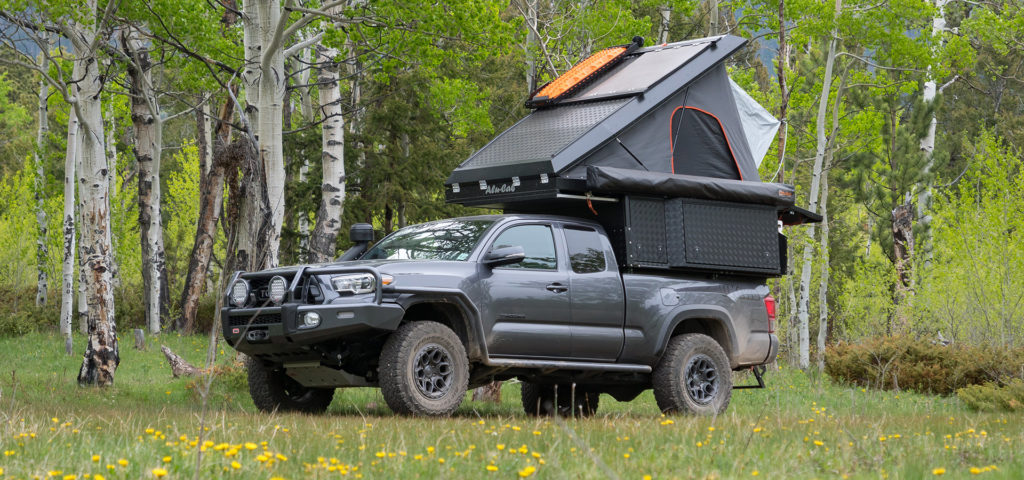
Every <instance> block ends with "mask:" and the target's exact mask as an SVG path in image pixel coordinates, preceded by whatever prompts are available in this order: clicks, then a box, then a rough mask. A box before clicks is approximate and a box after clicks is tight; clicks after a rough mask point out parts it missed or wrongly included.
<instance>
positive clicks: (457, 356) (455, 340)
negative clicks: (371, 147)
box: [378, 322, 469, 416]
mask: <svg viewBox="0 0 1024 480" xmlns="http://www.w3.org/2000/svg"><path fill="white" fill-rule="evenodd" d="M378 373H379V375H380V391H381V394H382V395H383V396H384V401H386V402H387V404H388V406H389V407H391V410H392V411H394V412H395V413H401V414H411V415H427V416H445V415H451V414H452V413H453V412H454V411H455V410H456V409H457V408H459V405H460V404H462V400H463V398H464V397H465V396H466V388H467V386H468V384H469V360H468V359H467V358H466V349H465V347H463V346H462V341H461V340H459V337H458V335H456V334H455V332H453V331H452V330H451V329H450V328H448V327H446V326H444V325H442V324H440V323H437V322H412V323H407V324H405V325H402V326H401V327H400V328H399V329H398V330H396V331H395V333H392V334H391V336H390V337H388V339H387V341H386V342H385V343H384V348H383V349H382V350H381V354H380V366H379V368H378Z"/></svg>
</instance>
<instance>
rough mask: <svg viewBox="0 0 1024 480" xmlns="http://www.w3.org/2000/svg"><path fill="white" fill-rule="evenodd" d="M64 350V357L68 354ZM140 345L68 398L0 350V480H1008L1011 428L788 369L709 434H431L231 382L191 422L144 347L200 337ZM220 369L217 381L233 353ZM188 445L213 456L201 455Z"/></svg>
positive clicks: (544, 427) (628, 408)
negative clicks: (318, 411) (295, 406)
mask: <svg viewBox="0 0 1024 480" xmlns="http://www.w3.org/2000/svg"><path fill="white" fill-rule="evenodd" d="M75 341H76V349H77V348H79V347H80V346H81V345H83V343H84V339H83V338H81V337H77V338H76V339H75ZM150 343H151V345H150V347H149V349H148V350H146V351H136V350H133V349H132V348H131V345H130V341H125V342H123V343H122V349H121V357H122V359H121V367H120V368H119V369H118V370H117V376H116V385H115V386H113V387H111V388H106V389H95V388H79V387H77V386H76V384H75V377H76V375H77V372H78V367H79V365H80V363H81V356H80V355H77V354H76V355H75V356H72V357H68V356H65V355H64V354H63V342H62V340H61V339H60V338H59V337H58V336H56V335H46V334H30V335H27V336H22V337H16V338H2V339H0V388H2V392H0V451H3V454H2V455H3V456H0V468H2V469H3V473H2V477H0V478H2V479H7V478H34V477H37V478H48V477H49V476H51V473H54V472H58V471H59V472H61V473H60V474H55V475H53V477H54V478H64V476H65V475H75V476H76V478H78V479H82V478H86V477H85V475H86V474H88V475H90V477H89V478H99V476H100V475H101V476H102V477H103V478H107V479H137V478H153V469H156V468H160V469H165V470H166V471H167V476H166V477H165V478H193V477H194V475H195V469H196V465H197V459H198V457H199V456H200V455H201V457H202V458H201V460H200V461H199V475H198V478H237V479H250V478H272V477H281V478H289V479H295V478H346V477H347V478H386V479H391V478H403V479H404V478H438V477H451V478H474V479H475V478H517V477H518V475H519V474H526V473H529V470H528V468H529V467H533V468H534V469H535V471H534V472H533V473H532V474H530V477H531V478H602V477H607V476H610V475H609V473H611V474H612V475H615V476H617V477H619V478H624V479H641V478H644V476H645V475H651V476H652V477H653V478H749V477H751V476H753V475H754V473H755V472H756V473H757V474H758V476H760V477H763V478H836V477H840V478H841V477H845V476H849V477H850V478H910V479H914V478H932V477H933V471H934V470H935V469H937V468H942V469H945V475H944V476H945V477H971V476H973V475H971V469H972V468H976V469H979V473H980V475H979V476H980V477H983V478H1019V476H1020V473H1018V472H1021V471H1024V455H1020V454H1018V450H1019V449H1020V448H1021V445H1022V444H1024V417H1022V416H1021V415H1013V414H997V413H977V412H972V411H970V410H968V409H966V408H965V407H964V406H963V405H962V404H961V403H960V402H959V401H958V400H956V399H955V398H947V397H937V396H927V395H919V394H914V393H911V392H899V393H894V392H877V391H871V390H867V391H865V390H861V389H860V388H849V387H844V386H841V385H836V384H833V383H831V382H830V381H829V380H827V379H823V378H812V377H808V376H807V375H804V374H803V373H801V372H799V371H795V370H791V369H783V370H781V371H775V372H769V373H768V376H767V383H768V385H769V388H768V389H766V390H739V391H736V392H735V393H734V394H733V401H732V404H731V406H730V407H729V410H728V411H727V412H726V413H725V414H724V415H722V416H719V417H717V418H692V417H679V416H676V417H670V418H668V417H662V416H661V415H660V413H659V412H658V409H657V407H656V405H655V403H654V398H653V396H652V395H651V394H650V392H647V393H645V394H644V395H642V396H641V397H640V398H638V399H636V400H634V401H633V402H630V403H620V402H616V401H615V400H613V399H612V398H610V397H608V396H603V397H602V398H601V407H600V409H599V411H598V415H597V416H596V417H594V418H590V419H585V420H566V421H562V420H556V419H535V418H531V417H527V416H525V415H524V414H523V413H521V412H522V411H521V409H520V406H519V394H518V385H514V384H508V383H507V384H506V385H505V389H504V391H503V395H502V403H501V404H498V405H494V404H482V403H475V402H470V401H466V402H465V403H464V404H463V406H462V408H461V409H460V410H459V411H458V412H457V414H456V415H455V416H453V417H452V418H447V419H418V418H405V417H396V416H394V415H392V414H391V413H390V412H389V411H388V410H387V407H386V405H385V404H384V402H383V399H382V398H381V396H380V394H379V392H377V391H376V390H374V389H350V390H345V391H339V392H338V394H337V395H336V397H335V401H334V403H333V404H332V405H331V408H330V410H329V411H328V413H327V414H325V415H318V416H305V415H297V414H277V415H268V414H262V413H258V412H256V410H255V408H254V407H253V405H252V402H251V400H250V399H249V397H248V393H247V392H246V390H245V385H244V377H242V376H241V374H240V373H229V374H225V375H222V376H219V377H217V380H216V382H215V385H214V387H213V390H212V394H211V396H210V402H209V405H208V408H207V412H206V415H205V422H204V423H200V418H201V416H202V408H201V401H200V398H199V395H198V394H197V393H195V388H193V387H192V384H193V381H190V380H183V379H173V378H171V374H170V369H169V368H168V367H167V364H166V362H165V360H164V358H163V355H162V354H161V353H160V351H159V345H160V344H166V345H168V346H169V347H171V349H172V350H174V351H175V352H177V353H179V354H181V355H183V356H185V357H186V358H188V359H189V360H190V361H192V362H193V363H196V364H201V363H202V362H203V359H204V358H205V352H206V344H207V338H205V337H198V336H197V337H180V336H177V335H173V334H169V335H162V336H159V337H157V338H155V339H152V338H151V339H150ZM219 353H220V355H219V356H218V357H219V363H221V364H222V365H227V364H228V363H229V362H230V357H231V354H232V353H233V351H232V350H230V349H227V348H226V347H221V351H220V352H219ZM751 380H752V379H749V378H738V379H737V381H738V382H741V383H743V382H749V381H751ZM201 425H202V426H203V428H201ZM201 430H202V431H201ZM200 434H201V435H202V437H203V441H205V442H212V443H207V447H206V448H199V446H201V445H202V444H203V443H202V441H199V440H198V437H199V435H200ZM197 443H198V446H197ZM246 444H249V446H251V447H253V449H252V450H250V449H247V448H246ZM235 450H237V453H234V452H233V451H235ZM265 452H266V453H265ZM228 453H233V454H232V455H231V456H228V455H226V454H228ZM278 454H280V455H281V456H282V457H283V458H285V459H282V458H278V457H277V455H278ZM94 455H98V459H97V460H96V461H94V460H93V458H94ZM261 455H262V456H264V457H267V458H269V459H268V460H266V461H260V458H261V457H260V456H261ZM122 459H123V460H125V464H124V465H121V464H119V460H122ZM270 459H273V460H270ZM232 462H237V464H238V467H239V468H234V467H233V466H232ZM488 465H494V466H496V467H497V471H496V472H491V471H489V470H487V466H488ZM992 465H994V466H995V469H990V468H986V467H989V466H992ZM97 474H98V475H97ZM68 478H70V477H68Z"/></svg>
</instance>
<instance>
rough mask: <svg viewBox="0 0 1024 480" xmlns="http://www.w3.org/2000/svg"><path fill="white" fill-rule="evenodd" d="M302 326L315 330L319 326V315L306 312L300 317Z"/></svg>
mask: <svg viewBox="0 0 1024 480" xmlns="http://www.w3.org/2000/svg"><path fill="white" fill-rule="evenodd" d="M302 325H303V326H304V327H306V328H315V327H317V326H319V325H320V314H319V313H316V312H306V314H305V315H303V316H302Z"/></svg>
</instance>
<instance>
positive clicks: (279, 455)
mask: <svg viewBox="0 0 1024 480" xmlns="http://www.w3.org/2000/svg"><path fill="white" fill-rule="evenodd" d="M274 458H277V459H278V460H280V461H282V462H287V461H288V457H286V456H284V455H281V454H280V453H275V454H274Z"/></svg>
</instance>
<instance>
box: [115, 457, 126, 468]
mask: <svg viewBox="0 0 1024 480" xmlns="http://www.w3.org/2000/svg"><path fill="white" fill-rule="evenodd" d="M117 464H118V465H120V466H122V467H127V466H128V460H125V459H123V458H122V459H120V460H118V461H117Z"/></svg>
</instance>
